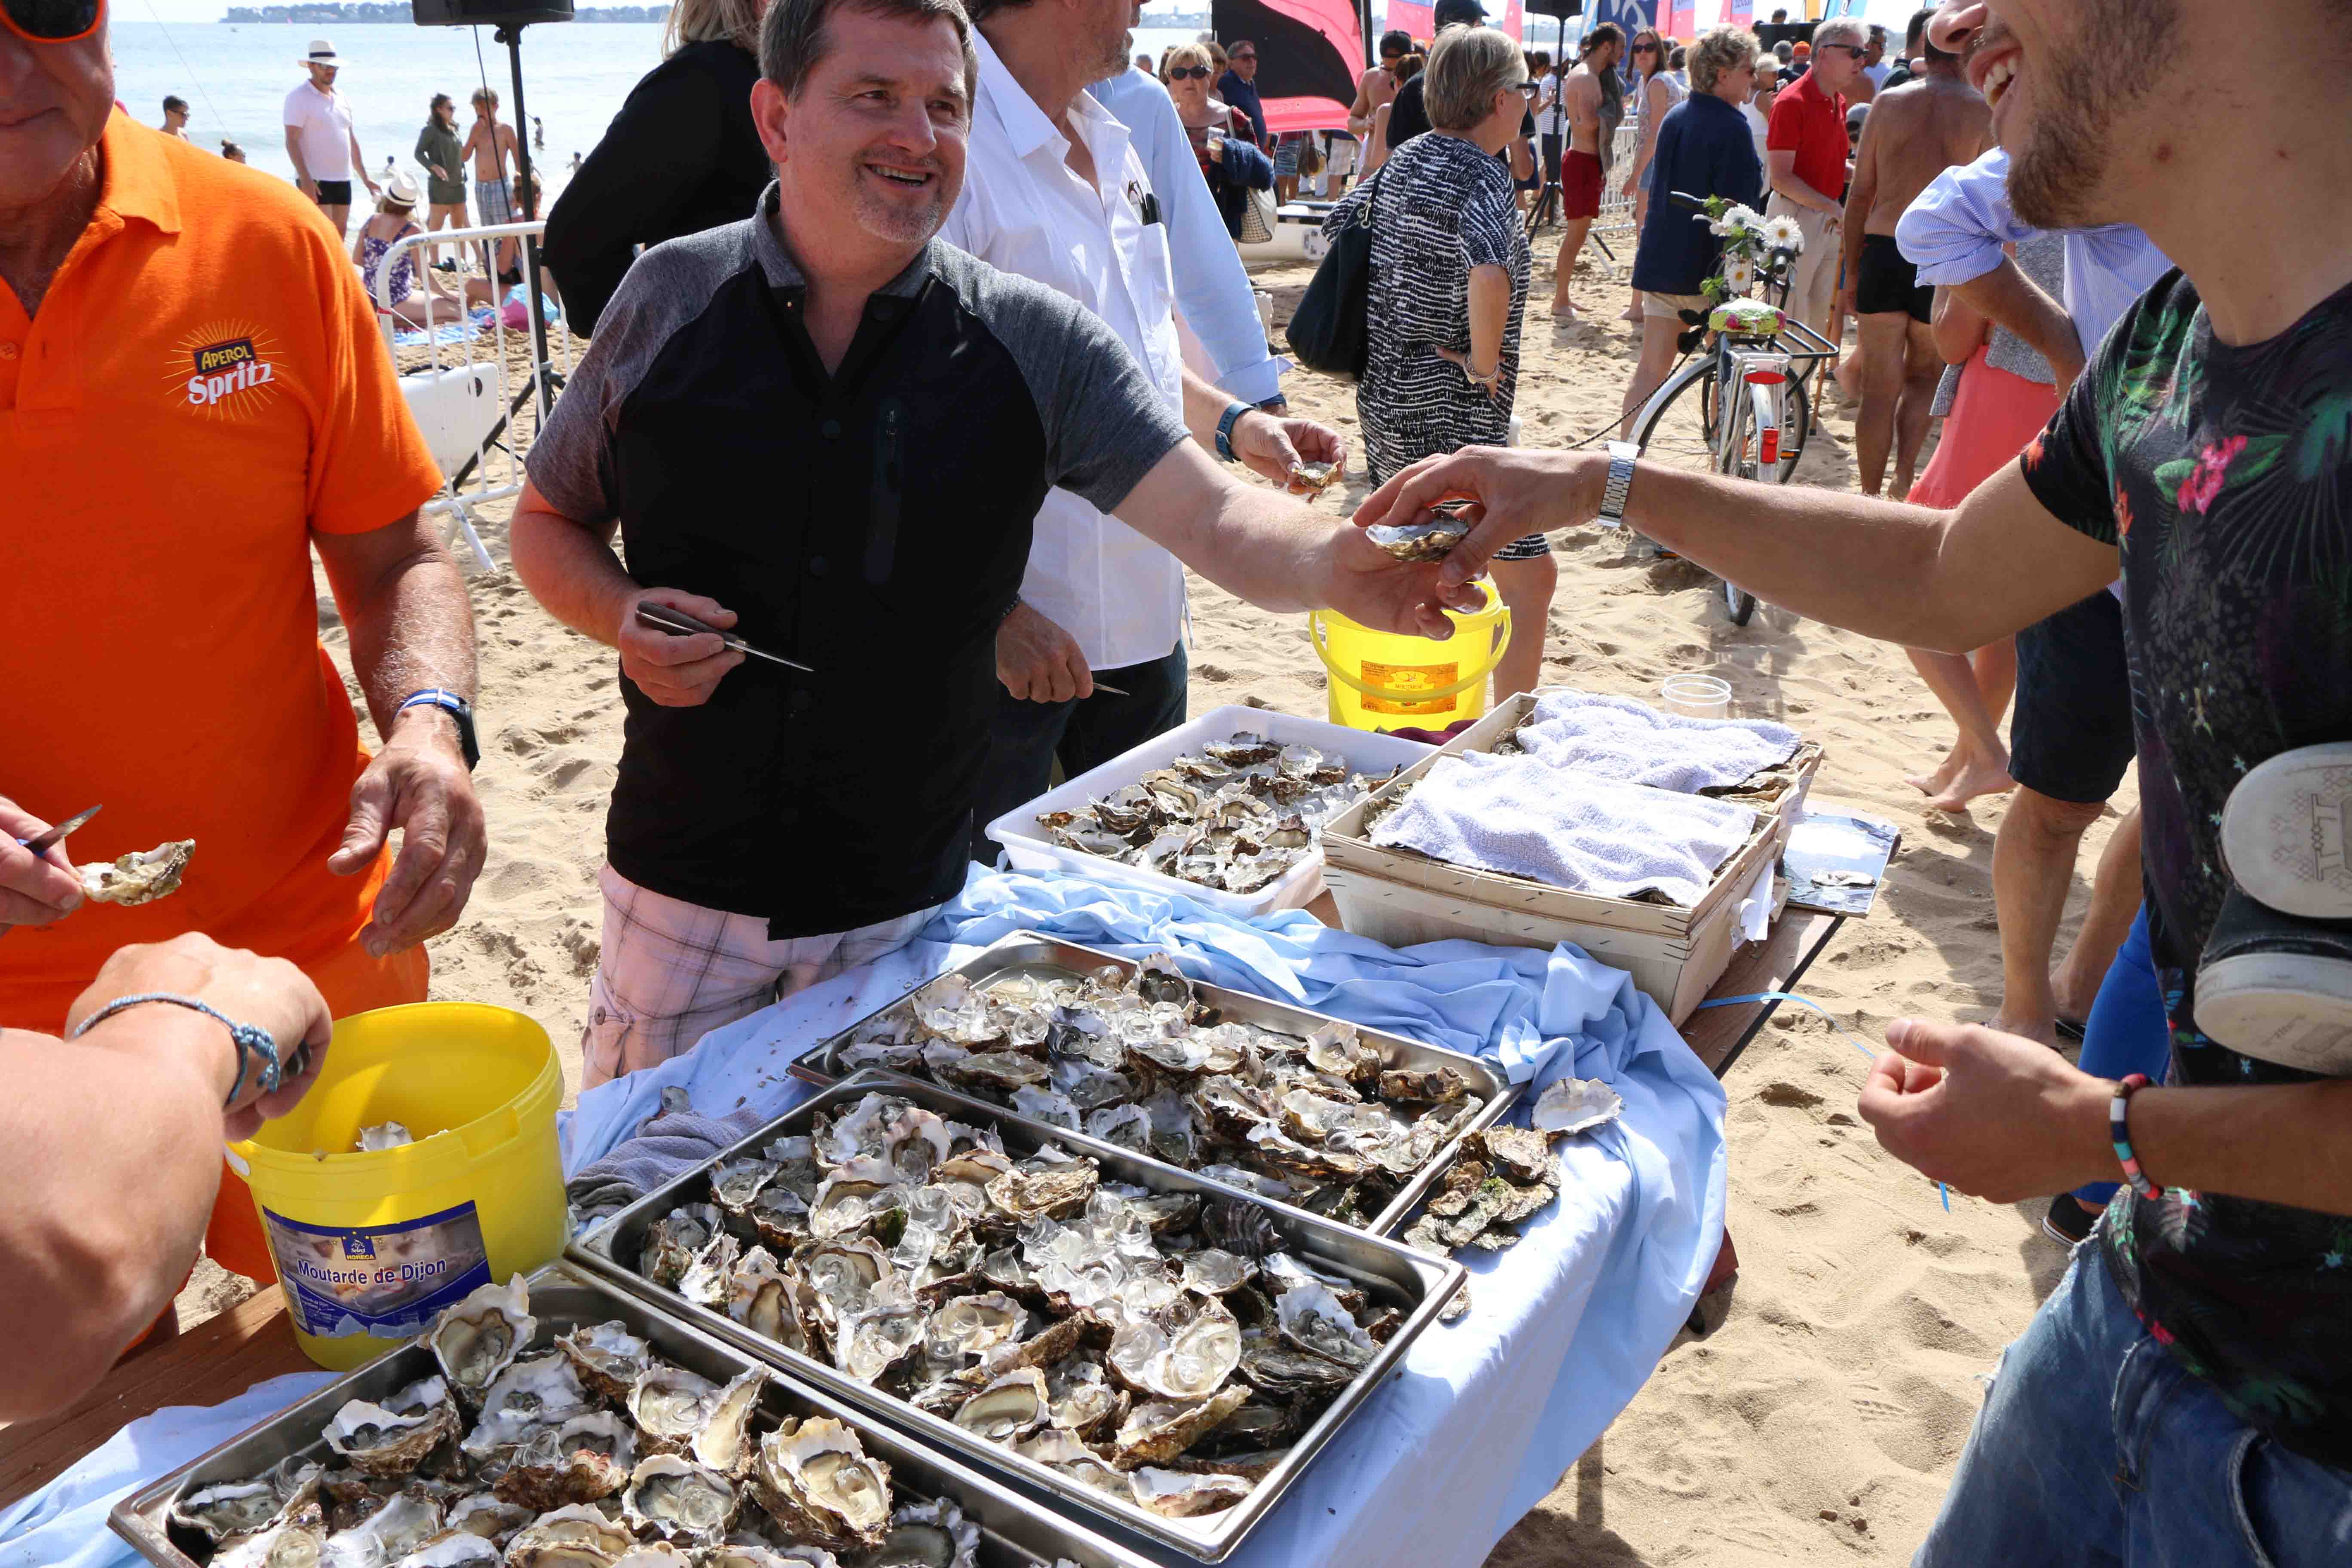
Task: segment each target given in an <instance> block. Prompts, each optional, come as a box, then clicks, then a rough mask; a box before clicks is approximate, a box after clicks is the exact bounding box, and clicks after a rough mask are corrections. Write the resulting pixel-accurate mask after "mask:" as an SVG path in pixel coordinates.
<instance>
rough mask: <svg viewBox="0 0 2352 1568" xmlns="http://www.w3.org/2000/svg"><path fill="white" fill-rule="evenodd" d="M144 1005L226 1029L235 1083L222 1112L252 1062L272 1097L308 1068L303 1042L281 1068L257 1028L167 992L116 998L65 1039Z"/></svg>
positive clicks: (270, 1041)
mask: <svg viewBox="0 0 2352 1568" xmlns="http://www.w3.org/2000/svg"><path fill="white" fill-rule="evenodd" d="M147 1002H169V1003H171V1004H172V1005H173V1006H175V1007H189V1008H194V1010H195V1011H196V1012H199V1013H202V1014H203V1015H204V1016H206V1017H207V1018H213V1019H215V1020H217V1021H218V1022H219V1023H221V1024H222V1025H223V1026H226V1028H227V1030H228V1037H229V1038H230V1039H231V1040H233V1041H235V1042H236V1082H235V1083H233V1084H231V1085H229V1090H228V1098H227V1099H226V1100H223V1101H221V1107H222V1109H223V1110H226V1109H227V1108H228V1107H230V1106H232V1105H235V1104H236V1097H237V1095H238V1094H239V1093H240V1092H242V1091H243V1089H245V1075H246V1073H247V1071H248V1070H249V1069H250V1068H251V1066H252V1058H255V1057H259V1058H261V1092H262V1093H264V1094H275V1093H276V1092H277V1091H278V1084H279V1083H280V1082H281V1081H283V1080H284V1079H286V1078H289V1077H290V1078H299V1077H300V1076H301V1075H302V1072H303V1069H304V1068H305V1067H306V1066H307V1065H308V1064H309V1059H310V1057H309V1053H308V1052H307V1051H306V1050H304V1049H303V1042H297V1044H296V1045H295V1047H294V1055H293V1056H292V1058H290V1059H289V1060H288V1061H286V1062H284V1063H283V1064H281V1063H280V1062H279V1060H278V1041H277V1040H276V1039H275V1038H274V1037H272V1036H271V1035H270V1033H269V1031H268V1030H267V1029H265V1028H263V1027H262V1026H260V1025H258V1024H240V1023H238V1022H237V1021H236V1019H234V1018H232V1017H230V1016H228V1015H227V1014H226V1013H224V1012H222V1011H221V1010H220V1009H219V1008H217V1007H213V1006H208V1005H205V1003H202V1002H199V1001H197V1000H196V999H195V998H194V997H193V996H178V995H174V994H172V993H171V992H169V991H143V992H141V993H140V994H138V995H136V996H117V997H116V998H115V999H114V1000H113V1001H111V1002H109V1003H108V1004H107V1005H105V1006H103V1007H100V1009H99V1010H98V1011H97V1012H95V1013H92V1014H91V1015H90V1016H89V1017H87V1018H84V1019H83V1020H82V1021H81V1025H80V1026H79V1027H78V1028H76V1029H75V1030H74V1032H73V1034H72V1035H71V1036H70V1037H69V1038H72V1039H77V1040H78V1039H79V1038H81V1037H83V1036H84V1035H86V1034H88V1033H89V1031H90V1030H91V1029H92V1028H94V1027H95V1026H98V1025H100V1024H103V1023H104V1022H106V1020H108V1019H109V1018H111V1017H113V1016H115V1015H116V1014H117V1013H120V1012H121V1011H122V1010H123V1009H125V1008H126V1007H136V1006H139V1005H142V1003H147ZM289 1069H290V1070H289Z"/></svg>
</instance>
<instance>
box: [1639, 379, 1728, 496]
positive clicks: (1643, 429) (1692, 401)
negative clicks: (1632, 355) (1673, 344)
mask: <svg viewBox="0 0 2352 1568" xmlns="http://www.w3.org/2000/svg"><path fill="white" fill-rule="evenodd" d="M1693 386H1696V387H1697V388H1698V389H1699V390H1698V391H1697V392H1696V393H1693V392H1692V391H1691V388H1692V387H1693ZM1714 404H1715V356H1714V354H1712V353H1707V354H1705V355H1702V356H1701V357H1699V358H1697V359H1694V360H1692V361H1691V362H1690V363H1688V364H1686V365H1685V366H1683V367H1682V369H1680V370H1678V371H1676V372H1675V373H1674V374H1672V375H1669V376H1668V377H1666V380H1665V384H1664V385H1663V386H1661V387H1659V388H1658V389H1657V390H1656V391H1655V392H1654V393H1652V394H1651V395H1650V397H1649V401H1648V402H1646V403H1644V404H1643V405H1642V406H1641V407H1640V408H1639V409H1637V410H1635V411H1634V415H1633V445H1634V446H1636V447H1640V448H1641V450H1642V455H1643V457H1645V458H1647V457H1656V458H1663V459H1664V460H1666V461H1669V462H1675V463H1678V464H1680V465H1681V466H1682V467H1684V468H1713V467H1714V466H1715V441H1714V435H1715V418H1714Z"/></svg>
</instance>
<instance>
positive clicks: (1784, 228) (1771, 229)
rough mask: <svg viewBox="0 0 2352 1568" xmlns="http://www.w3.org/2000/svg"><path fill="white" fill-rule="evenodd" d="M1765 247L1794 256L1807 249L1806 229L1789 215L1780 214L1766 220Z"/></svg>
mask: <svg viewBox="0 0 2352 1568" xmlns="http://www.w3.org/2000/svg"><path fill="white" fill-rule="evenodd" d="M1764 246H1765V248H1766V249H1768V250H1785V251H1787V252H1788V253H1789V254H1790V255H1791V256H1794V255H1795V254H1796V253H1797V252H1799V251H1801V250H1802V249H1804V248H1805V228H1804V226H1803V225H1802V224H1801V223H1799V222H1798V221H1797V220H1796V219H1795V218H1792V217H1790V216H1789V215H1788V214H1787V213H1779V214H1776V215H1774V216H1771V217H1768V218H1766V219H1765V220H1764Z"/></svg>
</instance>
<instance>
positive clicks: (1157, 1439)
mask: <svg viewBox="0 0 2352 1568" xmlns="http://www.w3.org/2000/svg"><path fill="white" fill-rule="evenodd" d="M1248 1398H1249V1390H1248V1389H1247V1388H1244V1387H1233V1388H1225V1389H1220V1390H1219V1391H1218V1392H1217V1393H1215V1394H1212V1395H1210V1396H1209V1397H1208V1398H1206V1399H1155V1400H1152V1401H1150V1403H1149V1404H1144V1405H1137V1406H1136V1407H1135V1408H1134V1409H1133V1410H1130V1411H1129V1412H1128V1416H1127V1419H1126V1420H1125V1421H1122V1422H1121V1423H1119V1427H1118V1438H1117V1439H1116V1443H1117V1447H1116V1450H1115V1451H1114V1452H1113V1453H1112V1455H1111V1463H1113V1464H1115V1465H1117V1466H1118V1467H1119V1468H1121V1469H1132V1468H1134V1467H1136V1466H1138V1465H1147V1464H1148V1465H1157V1464H1165V1463H1166V1462H1167V1461H1168V1460H1170V1459H1172V1458H1175V1457H1176V1456H1177V1455H1179V1454H1181V1453H1182V1452H1183V1451H1184V1450H1185V1449H1187V1448H1189V1447H1192V1445H1193V1444H1194V1443H1196V1442H1198V1441H1199V1440H1200V1439H1201V1438H1202V1437H1205V1436H1208V1435H1209V1434H1210V1433H1211V1432H1213V1431H1214V1430H1216V1428H1217V1426H1219V1425H1220V1424H1221V1423H1222V1422H1223V1420H1224V1419H1225V1417H1226V1416H1228V1415H1232V1414H1233V1413H1234V1411H1236V1410H1238V1409H1240V1408H1241V1407H1242V1405H1243V1404H1244V1402H1245V1401H1246V1400H1247V1399H1248Z"/></svg>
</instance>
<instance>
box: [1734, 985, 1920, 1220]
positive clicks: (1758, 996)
mask: <svg viewBox="0 0 2352 1568" xmlns="http://www.w3.org/2000/svg"><path fill="white" fill-rule="evenodd" d="M1743 1002H1794V1003H1796V1004H1797V1005H1800V1006H1804V1007H1811V1009H1812V1010H1813V1011H1814V1012H1816V1013H1819V1014H1820V1015H1821V1016H1822V1017H1824V1018H1827V1019H1828V1020H1829V1021H1830V1027H1831V1028H1832V1029H1835V1030H1836V1031H1837V1032H1838V1034H1839V1035H1840V1036H1842V1037H1843V1038H1844V1040H1845V1041H1846V1043H1847V1044H1848V1045H1850V1046H1852V1047H1853V1048H1854V1049H1855V1050H1857V1051H1860V1052H1861V1053H1862V1054H1863V1055H1864V1056H1866V1057H1868V1058H1870V1059H1871V1060H1872V1061H1874V1062H1875V1061H1876V1060H1878V1053H1877V1052H1876V1051H1874V1050H1872V1049H1871V1048H1870V1047H1868V1046H1865V1045H1864V1044H1863V1043H1862V1042H1861V1041H1860V1040H1857V1039H1855V1038H1854V1037H1853V1036H1852V1035H1849V1034H1847V1033H1846V1032H1845V1028H1844V1026H1843V1025H1841V1024H1840V1023H1839V1022H1838V1021H1837V1016H1836V1015H1835V1014H1833V1013H1832V1012H1831V1011H1830V1010H1829V1009H1828V1008H1827V1007H1824V1006H1822V1005H1821V1004H1820V1003H1818V1002H1816V1001H1814V1000H1813V999H1812V998H1811V997H1810V996H1800V995H1798V994H1796V993H1795V992H1793V991H1759V992H1756V993H1754V994H1751V995H1747V996H1721V997H1717V999H1716V1000H1714V1001H1712V1002H1702V1003H1700V1004H1699V1007H1700V1009H1701V1010H1702V1011H1704V1010H1705V1009H1706V1008H1708V1007H1730V1006H1735V1005H1738V1004H1740V1003H1743ZM1936 1191H1937V1194H1938V1195H1940V1196H1941V1197H1942V1198H1943V1200H1944V1212H1945V1213H1946V1214H1949V1213H1951V1212H1952V1189H1951V1188H1949V1187H1948V1186H1946V1185H1944V1184H1943V1183H1941V1182H1937V1184H1936Z"/></svg>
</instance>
